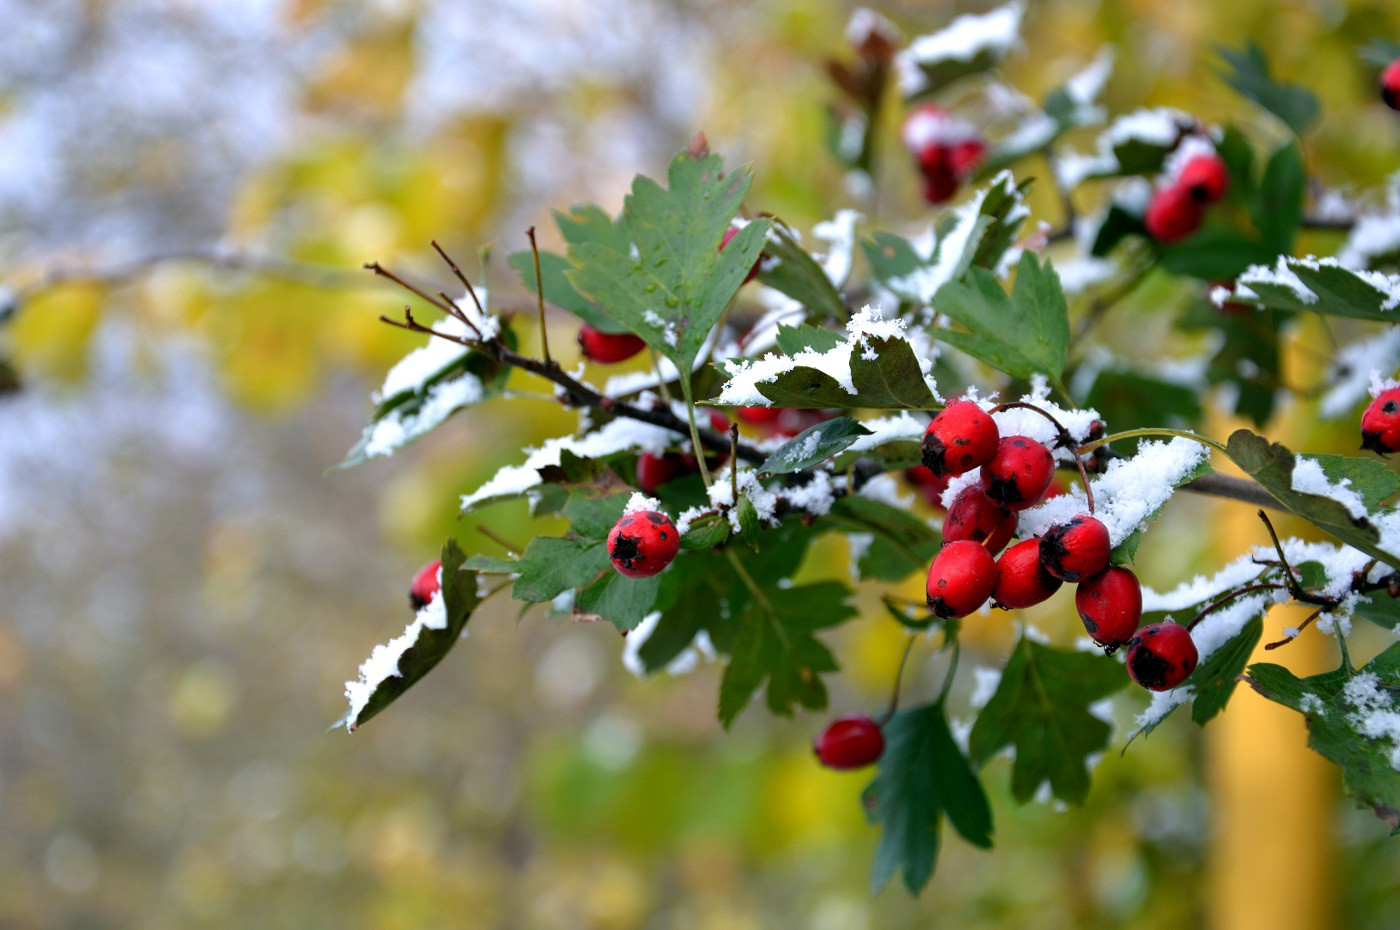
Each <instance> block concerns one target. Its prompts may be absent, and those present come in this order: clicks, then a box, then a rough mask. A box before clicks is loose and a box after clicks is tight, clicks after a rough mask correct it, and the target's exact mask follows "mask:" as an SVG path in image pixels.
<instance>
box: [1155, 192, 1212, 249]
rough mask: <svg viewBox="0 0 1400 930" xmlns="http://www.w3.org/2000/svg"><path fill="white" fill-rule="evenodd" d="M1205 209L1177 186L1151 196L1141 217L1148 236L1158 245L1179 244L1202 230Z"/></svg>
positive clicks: (1188, 193)
mask: <svg viewBox="0 0 1400 930" xmlns="http://www.w3.org/2000/svg"><path fill="white" fill-rule="evenodd" d="M1205 216H1206V207H1205V204H1203V203H1202V202H1201V201H1199V200H1197V199H1196V198H1195V197H1193V196H1192V195H1191V190H1190V188H1187V187H1184V186H1182V185H1180V184H1173V185H1172V186H1170V187H1164V188H1162V189H1161V190H1159V191H1157V192H1156V193H1155V194H1153V195H1152V200H1151V201H1150V202H1149V203H1148V204H1147V213H1145V214H1144V215H1143V218H1142V221H1143V225H1144V226H1146V227H1147V234H1148V235H1149V236H1151V237H1152V238H1153V239H1155V240H1157V241H1158V242H1161V243H1171V242H1180V241H1181V240H1182V239H1185V238H1186V237H1187V236H1189V235H1191V234H1192V233H1193V232H1195V231H1196V230H1198V229H1200V228H1201V221H1202V220H1204V219H1205Z"/></svg>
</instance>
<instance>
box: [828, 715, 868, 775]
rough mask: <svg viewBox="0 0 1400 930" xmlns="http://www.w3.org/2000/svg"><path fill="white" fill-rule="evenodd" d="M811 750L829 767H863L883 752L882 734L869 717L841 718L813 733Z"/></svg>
mask: <svg viewBox="0 0 1400 930" xmlns="http://www.w3.org/2000/svg"><path fill="white" fill-rule="evenodd" d="M812 751H813V752H815V753H816V754H817V761H818V762H820V763H821V764H822V765H824V766H826V767H827V768H829V769H842V770H844V769H863V768H865V767H866V766H867V765H872V764H874V762H875V761H876V760H877V759H879V758H880V755H881V754H882V753H883V752H884V751H885V734H884V732H883V731H882V730H881V729H880V725H879V724H878V723H876V722H875V721H874V720H872V719H870V718H869V717H866V716H859V717H842V718H841V719H840V720H833V721H832V722H831V723H829V724H827V727H826V729H825V730H822V731H821V733H819V734H818V735H817V738H816V740H815V741H813V743H812Z"/></svg>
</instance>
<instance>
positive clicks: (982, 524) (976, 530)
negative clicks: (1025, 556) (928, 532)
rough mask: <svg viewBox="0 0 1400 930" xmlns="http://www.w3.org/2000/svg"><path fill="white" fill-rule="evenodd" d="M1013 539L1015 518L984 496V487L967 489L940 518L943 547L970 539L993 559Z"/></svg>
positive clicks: (979, 485) (959, 494)
mask: <svg viewBox="0 0 1400 930" xmlns="http://www.w3.org/2000/svg"><path fill="white" fill-rule="evenodd" d="M1014 535H1016V515H1015V514H1014V513H1012V512H1011V511H1009V510H1007V509H1006V508H1004V507H1002V506H1001V505H1000V504H998V503H997V502H996V501H994V500H992V499H991V498H990V497H988V496H987V491H986V485H985V484H973V485H968V486H967V487H965V488H963V489H962V490H961V491H959V492H958V496H957V497H955V498H953V503H952V505H951V506H949V508H948V515H947V516H946V517H944V518H943V544H944V545H945V546H946V545H947V544H948V543H953V542H958V541H959V540H963V539H970V540H972V541H973V542H980V543H981V544H982V545H984V546H986V547H987V551H988V552H990V553H992V554H993V555H996V554H997V553H998V552H1000V551H1001V550H1002V548H1003V547H1004V546H1005V545H1006V544H1007V543H1008V542H1010V541H1011V537H1012V536H1014Z"/></svg>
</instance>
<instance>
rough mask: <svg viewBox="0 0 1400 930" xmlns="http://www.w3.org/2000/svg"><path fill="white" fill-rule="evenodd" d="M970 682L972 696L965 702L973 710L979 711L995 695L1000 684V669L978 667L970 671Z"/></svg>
mask: <svg viewBox="0 0 1400 930" xmlns="http://www.w3.org/2000/svg"><path fill="white" fill-rule="evenodd" d="M972 681H973V685H972V694H971V695H970V696H969V697H968V699H967V702H968V704H970V705H971V706H972V709H973V710H981V709H982V708H984V707H986V706H987V702H988V701H990V700H991V699H992V695H994V694H996V693H997V686H998V685H1000V684H1001V669H999V668H995V667H989V666H986V665H979V666H977V667H976V668H974V669H973V670H972Z"/></svg>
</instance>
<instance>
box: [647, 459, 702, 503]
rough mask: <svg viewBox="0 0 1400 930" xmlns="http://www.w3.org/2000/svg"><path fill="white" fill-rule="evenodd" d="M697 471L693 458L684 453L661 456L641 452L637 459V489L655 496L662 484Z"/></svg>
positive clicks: (697, 467)
mask: <svg viewBox="0 0 1400 930" xmlns="http://www.w3.org/2000/svg"><path fill="white" fill-rule="evenodd" d="M698 469H699V466H698V465H697V464H696V462H695V456H693V455H687V454H685V453H684V452H663V453H662V454H661V455H656V454H654V453H651V452H643V453H642V454H641V455H640V456H638V457H637V487H639V488H641V489H642V490H643V491H645V492H646V493H647V494H655V493H656V489H657V488H659V487H661V486H662V485H663V484H666V483H668V482H671V481H675V480H676V479H677V478H680V477H683V476H685V475H689V474H692V473H693V472H695V471H697V470H698Z"/></svg>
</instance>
